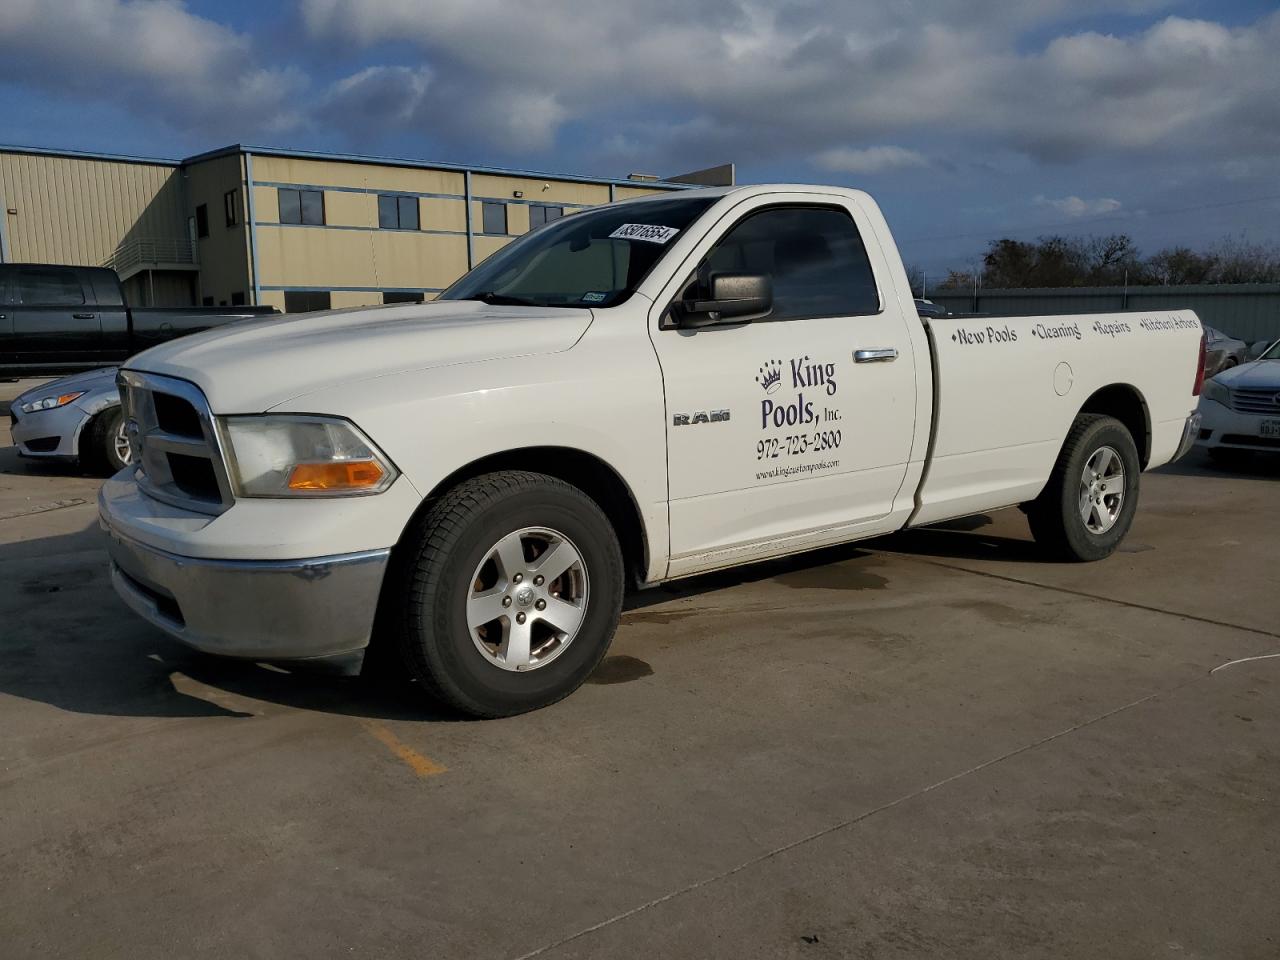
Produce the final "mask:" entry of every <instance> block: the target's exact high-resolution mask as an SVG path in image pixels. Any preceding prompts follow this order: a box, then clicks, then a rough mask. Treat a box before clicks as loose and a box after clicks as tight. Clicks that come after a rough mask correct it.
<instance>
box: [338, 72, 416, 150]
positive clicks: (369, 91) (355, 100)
mask: <svg viewBox="0 0 1280 960" xmlns="http://www.w3.org/2000/svg"><path fill="white" fill-rule="evenodd" d="M432 80H433V73H432V71H431V70H430V69H429V68H427V67H417V68H413V67H366V68H365V69H364V70H360V71H358V72H356V73H353V74H351V75H350V76H347V77H343V78H342V79H340V80H338V81H336V82H335V83H333V84H332V85H331V86H330V87H329V89H328V91H327V92H326V93H325V95H324V97H323V98H322V100H321V102H320V105H319V106H318V107H317V108H316V111H315V117H316V119H317V120H319V121H320V122H321V123H325V124H335V125H338V126H340V127H341V128H342V129H344V130H346V131H347V133H348V134H349V135H354V136H363V137H377V136H378V135H380V134H383V133H385V132H387V131H388V130H392V129H396V128H403V127H408V126H411V125H412V124H414V123H417V122H419V121H420V120H422V119H423V118H422V114H423V112H424V108H425V106H426V103H427V93H428V91H429V90H430V88H431V83H432Z"/></svg>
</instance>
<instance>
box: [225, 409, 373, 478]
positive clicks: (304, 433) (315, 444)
mask: <svg viewBox="0 0 1280 960" xmlns="http://www.w3.org/2000/svg"><path fill="white" fill-rule="evenodd" d="M220 424H221V427H222V432H223V436H224V437H225V439H226V442H227V446H228V448H229V452H230V461H231V462H230V465H229V466H230V473H231V482H232V484H233V485H234V487H235V492H236V494H237V495H239V496H242V497H342V496H357V495H360V494H370V493H381V492H382V491H383V490H385V489H387V487H389V486H391V484H392V482H393V481H394V480H395V478H396V476H397V475H398V474H397V473H396V469H395V467H394V466H393V465H392V464H391V461H390V460H388V459H387V458H386V456H385V455H384V454H383V453H382V451H380V450H379V449H378V448H377V447H375V446H374V445H373V443H372V441H370V440H369V438H368V437H366V436H365V435H364V434H363V433H361V432H360V430H359V428H357V427H356V426H355V424H352V423H350V422H348V421H346V420H340V419H338V418H336V417H307V416H263V417H224V418H223V419H222V420H221V421H220Z"/></svg>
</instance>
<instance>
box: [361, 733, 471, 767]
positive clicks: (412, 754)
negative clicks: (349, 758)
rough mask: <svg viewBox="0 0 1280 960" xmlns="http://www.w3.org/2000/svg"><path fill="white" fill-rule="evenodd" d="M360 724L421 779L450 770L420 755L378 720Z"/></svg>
mask: <svg viewBox="0 0 1280 960" xmlns="http://www.w3.org/2000/svg"><path fill="white" fill-rule="evenodd" d="M360 722H361V723H362V724H363V725H364V728H365V729H366V730H368V731H369V733H370V734H371V735H372V736H373V737H374V738H376V739H377V740H378V741H380V742H381V743H382V745H383V746H384V747H386V748H387V749H388V750H390V751H391V752H392V753H393V754H395V755H396V756H397V757H399V758H400V759H401V760H402V761H403V762H404V763H405V765H406V766H407V767H408V768H409V769H410V770H412V771H413V772H414V773H416V774H417V775H418V776H419V777H434V776H435V775H436V774H438V773H444V772H445V771H446V770H448V769H449V768H448V767H446V766H444V765H443V764H439V763H436V762H435V761H434V760H432V759H431V758H430V757H426V756H423V755H422V754H420V753H419V752H418V751H417V750H415V749H413V747H411V746H409V745H408V744H407V743H405V742H404V741H403V740H401V739H400V738H399V737H397V736H396V735H395V734H394V733H392V732H391V731H390V730H388V729H387V728H386V727H385V726H383V725H382V724H380V723H378V722H377V721H376V720H361V721H360Z"/></svg>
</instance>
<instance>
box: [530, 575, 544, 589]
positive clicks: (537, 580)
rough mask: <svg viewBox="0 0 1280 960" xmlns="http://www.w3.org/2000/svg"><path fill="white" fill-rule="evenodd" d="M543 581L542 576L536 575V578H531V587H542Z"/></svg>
mask: <svg viewBox="0 0 1280 960" xmlns="http://www.w3.org/2000/svg"><path fill="white" fill-rule="evenodd" d="M544 580H546V577H544V576H543V575H542V574H538V575H537V576H536V577H534V578H533V585H534V586H535V587H540V586H542V584H543V581H544Z"/></svg>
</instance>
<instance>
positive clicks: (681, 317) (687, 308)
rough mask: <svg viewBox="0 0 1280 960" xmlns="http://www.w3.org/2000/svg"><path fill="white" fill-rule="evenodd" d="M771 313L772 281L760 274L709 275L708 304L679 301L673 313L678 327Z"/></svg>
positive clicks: (706, 325) (754, 318) (711, 323)
mask: <svg viewBox="0 0 1280 960" xmlns="http://www.w3.org/2000/svg"><path fill="white" fill-rule="evenodd" d="M772 309H773V277H771V276H769V275H768V274H763V273H715V274H712V275H711V299H710V300H682V301H680V303H679V304H677V309H676V310H675V311H674V313H675V314H676V318H677V320H678V322H679V324H680V326H682V327H709V326H712V325H713V324H717V323H726V322H730V321H737V322H741V321H746V320H758V319H759V318H761V317H763V316H766V315H767V314H768V313H769V311H770V310H772Z"/></svg>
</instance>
